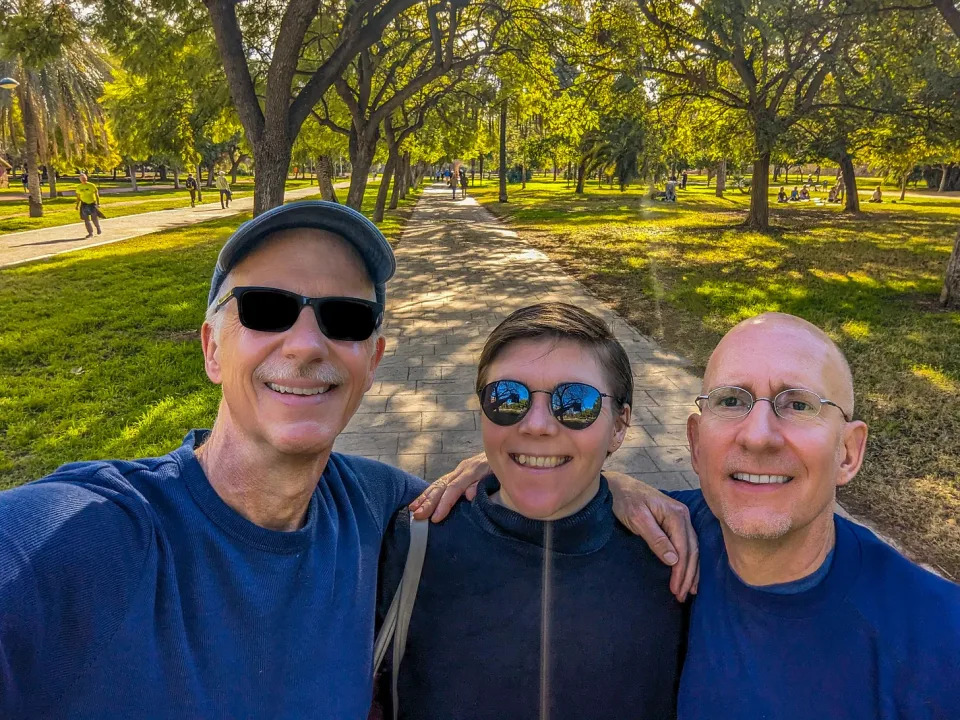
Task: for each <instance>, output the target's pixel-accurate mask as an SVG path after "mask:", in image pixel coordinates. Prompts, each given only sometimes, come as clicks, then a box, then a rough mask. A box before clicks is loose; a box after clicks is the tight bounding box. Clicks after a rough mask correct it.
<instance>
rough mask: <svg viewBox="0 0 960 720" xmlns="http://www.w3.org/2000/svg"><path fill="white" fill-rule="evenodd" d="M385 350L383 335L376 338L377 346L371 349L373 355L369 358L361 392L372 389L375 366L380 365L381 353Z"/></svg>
mask: <svg viewBox="0 0 960 720" xmlns="http://www.w3.org/2000/svg"><path fill="white" fill-rule="evenodd" d="M386 349H387V341H386V340H384V339H383V335H381V336H380V337H378V338H377V344H376V346H375V347H374V349H373V355H372V356H371V357H370V366H369V368H368V369H367V381H366V382H365V383H364V384H363V391H364V392H367V391H368V390H369V389H370V388H371V387H373V378H374V374H375V373H376V370H377V366H378V365H379V364H380V361H381V360H383V351H384V350H386Z"/></svg>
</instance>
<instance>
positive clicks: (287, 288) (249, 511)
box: [0, 202, 425, 720]
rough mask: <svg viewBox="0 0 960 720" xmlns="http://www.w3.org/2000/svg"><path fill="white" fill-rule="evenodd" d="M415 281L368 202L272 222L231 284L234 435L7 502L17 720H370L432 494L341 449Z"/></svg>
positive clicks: (222, 277) (218, 320) (228, 431)
mask: <svg viewBox="0 0 960 720" xmlns="http://www.w3.org/2000/svg"><path fill="white" fill-rule="evenodd" d="M394 269H395V264H394V258H393V253H392V252H391V250H390V246H389V245H388V244H387V242H386V240H385V239H384V237H383V236H382V235H381V234H380V232H379V230H377V228H376V226H374V225H373V224H372V223H371V222H369V221H368V220H367V219H366V218H365V217H363V216H362V215H360V214H359V213H357V212H355V211H353V210H351V209H349V208H347V207H344V206H341V205H336V204H328V203H321V202H302V203H296V204H291V205H287V206H284V207H280V208H275V209H273V210H270V211H268V212H266V213H264V214H262V215H260V216H258V217H257V218H255V219H254V220H252V221H250V222H249V223H247V224H245V225H244V226H242V227H241V228H240V229H239V230H238V231H237V232H236V233H235V234H234V235H233V236H232V237H231V238H230V239H229V240H228V241H227V243H226V245H225V246H224V248H223V250H222V251H221V253H220V256H219V259H218V261H217V266H216V270H215V272H214V275H213V280H212V283H211V287H210V295H209V303H208V304H209V309H208V311H207V316H206V321H205V322H204V324H203V328H202V332H201V335H202V344H203V354H204V362H205V367H206V372H207V375H208V376H209V378H210V380H212V381H213V382H214V383H217V384H219V385H221V386H222V390H223V399H222V401H221V403H220V407H219V411H218V413H217V418H216V422H215V423H214V426H213V429H212V430H211V431H209V432H206V431H193V432H191V433H190V434H189V435H187V437H186V439H185V441H184V444H183V445H182V446H181V447H180V448H178V449H176V450H174V451H173V452H171V453H169V454H168V455H165V456H163V457H160V458H151V459H145V460H135V461H111V462H85V463H73V464H70V465H65V466H63V467H61V468H60V469H58V470H57V471H56V472H54V473H53V474H52V475H49V476H47V477H45V478H43V479H41V480H38V481H36V482H33V483H29V484H27V485H24V486H21V487H18V488H15V489H13V490H9V491H6V492H3V493H0V717H3V718H5V719H6V720H13V719H14V718H61V717H62V718H67V717H69V718H98V719H103V718H134V717H150V718H158V717H164V718H166V717H169V718H213V717H224V718H226V717H229V718H267V717H276V718H291V717H317V718H364V717H366V713H367V710H368V708H369V703H370V667H371V654H372V646H373V617H374V596H375V588H376V573H377V559H378V555H379V551H380V542H381V537H382V533H383V528H384V526H385V524H386V523H387V521H388V520H389V518H390V517H391V515H392V514H393V513H394V512H396V510H397V508H399V507H400V506H401V505H403V504H405V503H406V502H409V501H410V500H411V499H413V497H415V496H416V494H417V493H418V492H420V491H421V490H422V489H423V488H424V487H425V485H424V483H423V482H422V481H421V480H419V479H417V478H414V477H412V476H410V475H407V474H406V473H403V472H402V471H400V470H396V469H394V468H391V467H388V466H386V465H383V464H381V463H377V462H374V461H370V460H365V459H362V458H357V457H350V456H344V455H339V454H336V453H331V449H332V446H333V442H334V439H335V438H336V437H337V435H338V434H339V433H340V432H341V431H342V430H343V428H344V426H345V425H346V424H347V422H348V420H349V419H350V417H351V416H352V415H353V413H354V412H355V411H356V409H357V406H358V405H359V403H360V399H361V397H362V395H363V393H364V392H365V391H366V390H367V389H369V387H370V385H371V383H372V382H373V375H374V370H375V369H376V367H377V364H378V362H379V361H380V358H381V357H382V355H383V350H384V340H383V338H382V337H381V336H380V334H379V328H380V323H381V320H382V318H383V309H384V301H385V283H386V281H387V279H388V278H390V276H391V275H392V274H393V272H394ZM307 306H309V311H306V308H307ZM318 478H320V482H318Z"/></svg>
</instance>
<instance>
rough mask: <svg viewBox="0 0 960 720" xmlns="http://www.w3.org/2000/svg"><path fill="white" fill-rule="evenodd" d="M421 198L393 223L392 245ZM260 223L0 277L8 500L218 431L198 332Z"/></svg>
mask: <svg viewBox="0 0 960 720" xmlns="http://www.w3.org/2000/svg"><path fill="white" fill-rule="evenodd" d="M377 187H378V183H376V182H373V183H370V184H369V185H368V186H367V194H366V196H365V198H364V211H365V212H366V213H367V214H368V215H370V214H371V213H372V207H373V202H374V199H375V197H376V191H377ZM415 199H416V193H413V194H411V195H410V196H408V199H407V200H405V201H402V202H401V206H400V207H399V208H398V209H397V210H396V211H389V212H388V213H387V217H386V219H385V221H384V223H383V224H382V225H381V227H382V229H383V230H384V233H385V234H386V235H387V237H388V238H390V239H391V241H394V242H395V241H396V239H397V238H398V237H399V233H400V230H401V229H402V227H403V224H404V223H405V222H406V219H407V218H408V217H409V214H410V211H411V209H412V206H413V204H414V202H415ZM249 217H250V215H249V214H244V215H237V216H233V217H230V218H224V219H222V220H214V221H210V222H206V223H200V224H197V225H191V226H189V227H186V228H182V229H175V230H168V231H164V232H159V233H154V234H150V235H144V236H141V237H138V238H133V239H130V240H126V241H123V242H119V243H113V244H110V245H102V246H99V247H95V248H88V249H85V250H78V251H76V252H70V253H65V254H63V255H58V256H56V257H54V258H50V259H47V260H40V261H36V262H31V263H26V264H23V265H18V266H14V267H10V268H5V269H0V489H3V488H7V487H12V486H14V485H18V484H20V483H22V482H25V481H28V480H30V479H33V478H37V477H40V476H42V475H44V474H46V473H48V472H50V471H51V470H53V469H54V468H56V467H57V466H58V465H60V464H62V463H64V462H68V461H72V460H81V459H95V458H109V457H145V456H150V455H157V454H163V453H165V452H168V451H169V450H170V449H171V448H173V447H175V446H176V445H177V444H178V443H179V442H180V441H181V439H182V435H183V433H184V431H185V429H188V428H191V427H209V425H210V424H211V423H212V421H213V418H214V415H215V411H216V406H217V402H218V399H219V390H218V389H217V388H216V386H214V385H211V384H210V382H209V381H208V380H207V379H206V376H205V375H204V371H203V362H202V357H201V353H200V341H199V334H198V331H199V328H200V324H201V323H202V321H203V314H204V310H205V300H206V297H207V292H208V289H209V283H210V275H211V272H212V268H213V264H214V262H215V260H216V256H217V253H218V252H219V250H220V247H221V246H222V245H223V242H224V241H225V240H226V238H227V236H228V235H230V233H231V232H233V230H234V229H235V228H236V227H237V226H238V225H239V224H240V223H241V222H242V221H244V220H247V219H249Z"/></svg>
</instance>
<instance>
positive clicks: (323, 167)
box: [317, 155, 340, 202]
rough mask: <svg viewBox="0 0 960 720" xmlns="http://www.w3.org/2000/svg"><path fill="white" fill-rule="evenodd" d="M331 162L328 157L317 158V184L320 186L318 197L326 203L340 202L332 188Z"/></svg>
mask: <svg viewBox="0 0 960 720" xmlns="http://www.w3.org/2000/svg"><path fill="white" fill-rule="evenodd" d="M333 174H334V167H333V160H332V159H331V158H330V156H329V155H321V156H320V157H319V158H317V184H318V185H319V186H320V197H321V198H323V199H324V200H326V201H328V202H340V201H339V200H338V199H337V191H336V189H335V188H334V187H333Z"/></svg>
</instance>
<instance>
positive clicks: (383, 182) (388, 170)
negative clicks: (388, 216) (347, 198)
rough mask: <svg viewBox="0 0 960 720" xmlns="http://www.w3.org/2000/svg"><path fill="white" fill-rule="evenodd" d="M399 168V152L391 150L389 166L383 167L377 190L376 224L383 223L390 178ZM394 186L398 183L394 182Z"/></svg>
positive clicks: (374, 213) (388, 158) (374, 218)
mask: <svg viewBox="0 0 960 720" xmlns="http://www.w3.org/2000/svg"><path fill="white" fill-rule="evenodd" d="M396 167H397V152H396V150H395V149H394V148H390V155H389V156H388V157H387V164H386V165H384V166H383V174H382V175H381V176H380V188H379V189H378V190H377V204H376V207H374V209H373V221H374V222H375V223H380V222H383V211H384V208H385V207H386V205H387V193H388V192H389V190H390V178H391V177H393V175H394V171H395V170H396ZM393 186H394V187H396V186H397V181H396V180H394V181H393Z"/></svg>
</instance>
